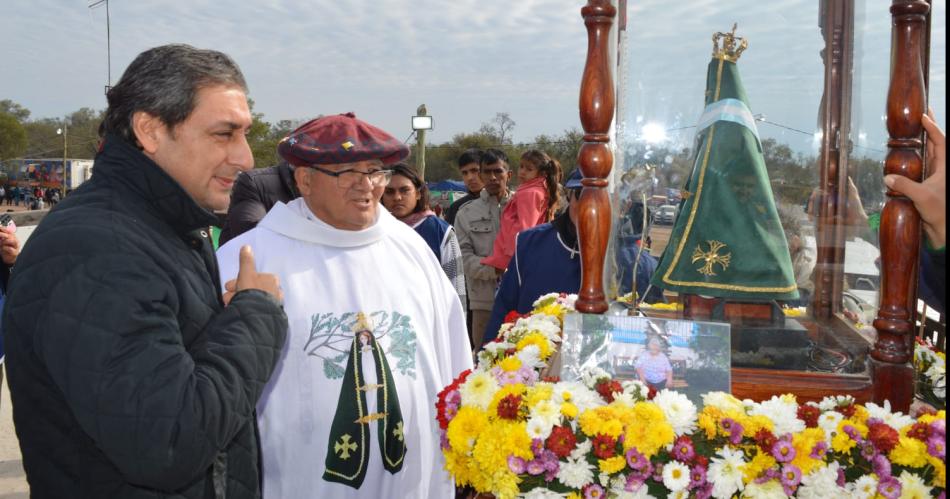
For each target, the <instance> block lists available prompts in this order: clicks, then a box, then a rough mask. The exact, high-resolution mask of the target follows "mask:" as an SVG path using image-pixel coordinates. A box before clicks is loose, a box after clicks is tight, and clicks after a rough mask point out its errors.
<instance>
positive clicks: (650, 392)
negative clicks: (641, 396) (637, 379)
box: [647, 385, 657, 400]
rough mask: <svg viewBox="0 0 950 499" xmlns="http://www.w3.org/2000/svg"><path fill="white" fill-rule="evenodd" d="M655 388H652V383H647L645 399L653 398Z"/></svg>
mask: <svg viewBox="0 0 950 499" xmlns="http://www.w3.org/2000/svg"><path fill="white" fill-rule="evenodd" d="M656 393H657V392H656V388H653V386H652V385H647V400H653V397H656Z"/></svg>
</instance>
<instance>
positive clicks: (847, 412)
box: [838, 404, 856, 418]
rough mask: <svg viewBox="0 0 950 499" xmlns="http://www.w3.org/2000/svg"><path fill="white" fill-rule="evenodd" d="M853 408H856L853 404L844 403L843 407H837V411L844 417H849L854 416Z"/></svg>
mask: <svg viewBox="0 0 950 499" xmlns="http://www.w3.org/2000/svg"><path fill="white" fill-rule="evenodd" d="M855 410H856V409H855V407H854V404H848V405H846V406H844V407H839V408H838V412H840V413H841V414H842V415H843V416H844V417H846V418H850V417H852V416H854V411H855Z"/></svg>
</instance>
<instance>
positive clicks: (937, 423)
mask: <svg viewBox="0 0 950 499" xmlns="http://www.w3.org/2000/svg"><path fill="white" fill-rule="evenodd" d="M930 434H931V435H936V436H938V437H940V440H945V437H946V436H947V421H946V420H945V419H935V420H933V422H931V423H930Z"/></svg>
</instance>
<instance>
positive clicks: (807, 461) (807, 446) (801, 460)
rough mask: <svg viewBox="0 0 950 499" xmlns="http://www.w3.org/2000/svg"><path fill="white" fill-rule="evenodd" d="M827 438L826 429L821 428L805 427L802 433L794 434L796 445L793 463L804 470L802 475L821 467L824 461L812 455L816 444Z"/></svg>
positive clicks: (793, 439)
mask: <svg viewBox="0 0 950 499" xmlns="http://www.w3.org/2000/svg"><path fill="white" fill-rule="evenodd" d="M824 440H825V430H822V429H821V428H805V430H804V431H802V432H801V433H797V434H795V435H793V436H792V446H793V447H795V459H793V460H792V464H793V465H795V466H797V467H798V469H800V470H801V471H802V476H805V475H808V474H809V473H811V472H812V471H814V470H816V469H818V468H820V467H821V466H822V465H823V464H824V462H823V461H821V460H818V459H814V458H812V457H810V454H811V451H812V449H813V448H814V447H815V444H817V443H818V442H822V441H824Z"/></svg>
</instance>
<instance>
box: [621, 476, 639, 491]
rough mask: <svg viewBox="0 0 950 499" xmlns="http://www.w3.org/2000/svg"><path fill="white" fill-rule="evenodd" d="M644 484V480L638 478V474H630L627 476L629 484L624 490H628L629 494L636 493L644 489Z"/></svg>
mask: <svg viewBox="0 0 950 499" xmlns="http://www.w3.org/2000/svg"><path fill="white" fill-rule="evenodd" d="M643 483H644V480H643V478H641V477H639V476H637V474H636V473H630V474H629V475H627V484H626V485H624V487H623V490H626V491H627V492H636V491H638V490H640V487H643Z"/></svg>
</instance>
